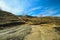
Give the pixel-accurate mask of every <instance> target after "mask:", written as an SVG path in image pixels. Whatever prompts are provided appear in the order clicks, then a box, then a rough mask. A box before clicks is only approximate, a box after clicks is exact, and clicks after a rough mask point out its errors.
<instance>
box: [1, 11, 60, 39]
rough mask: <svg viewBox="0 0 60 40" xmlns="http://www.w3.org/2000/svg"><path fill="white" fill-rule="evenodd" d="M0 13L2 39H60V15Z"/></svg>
mask: <svg viewBox="0 0 60 40" xmlns="http://www.w3.org/2000/svg"><path fill="white" fill-rule="evenodd" d="M0 14H1V15H0V40H60V17H32V16H16V15H14V14H12V13H9V12H6V11H2V10H0ZM2 15H3V16H2Z"/></svg>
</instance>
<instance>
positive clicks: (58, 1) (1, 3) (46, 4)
mask: <svg viewBox="0 0 60 40" xmlns="http://www.w3.org/2000/svg"><path fill="white" fill-rule="evenodd" d="M0 8H1V9H2V10H5V11H8V12H11V13H13V14H15V15H22V14H23V13H25V14H28V15H32V16H40V15H43V16H60V0H0Z"/></svg>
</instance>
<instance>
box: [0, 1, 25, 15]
mask: <svg viewBox="0 0 60 40" xmlns="http://www.w3.org/2000/svg"><path fill="white" fill-rule="evenodd" d="M16 2H17V0H11V1H10V2H9V3H8V2H7V1H6V2H5V0H0V8H1V9H2V10H5V11H8V12H11V13H13V14H18V13H20V14H21V13H22V11H23V9H24V8H23V7H21V6H19V4H18V2H17V3H16ZM12 3H13V4H12Z"/></svg>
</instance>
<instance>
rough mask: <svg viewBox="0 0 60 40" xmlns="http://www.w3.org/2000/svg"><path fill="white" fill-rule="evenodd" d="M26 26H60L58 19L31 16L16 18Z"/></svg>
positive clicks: (59, 18) (59, 19)
mask: <svg viewBox="0 0 60 40" xmlns="http://www.w3.org/2000/svg"><path fill="white" fill-rule="evenodd" d="M18 17H19V19H21V20H23V21H24V22H25V23H27V24H51V23H52V24H60V23H59V22H60V17H51V16H50V17H33V16H27V15H26V16H18Z"/></svg>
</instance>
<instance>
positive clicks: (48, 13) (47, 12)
mask: <svg viewBox="0 0 60 40" xmlns="http://www.w3.org/2000/svg"><path fill="white" fill-rule="evenodd" d="M56 13H58V10H54V9H53V8H49V9H46V10H43V11H42V12H40V13H39V16H40V15H42V16H53V15H54V14H56Z"/></svg>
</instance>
